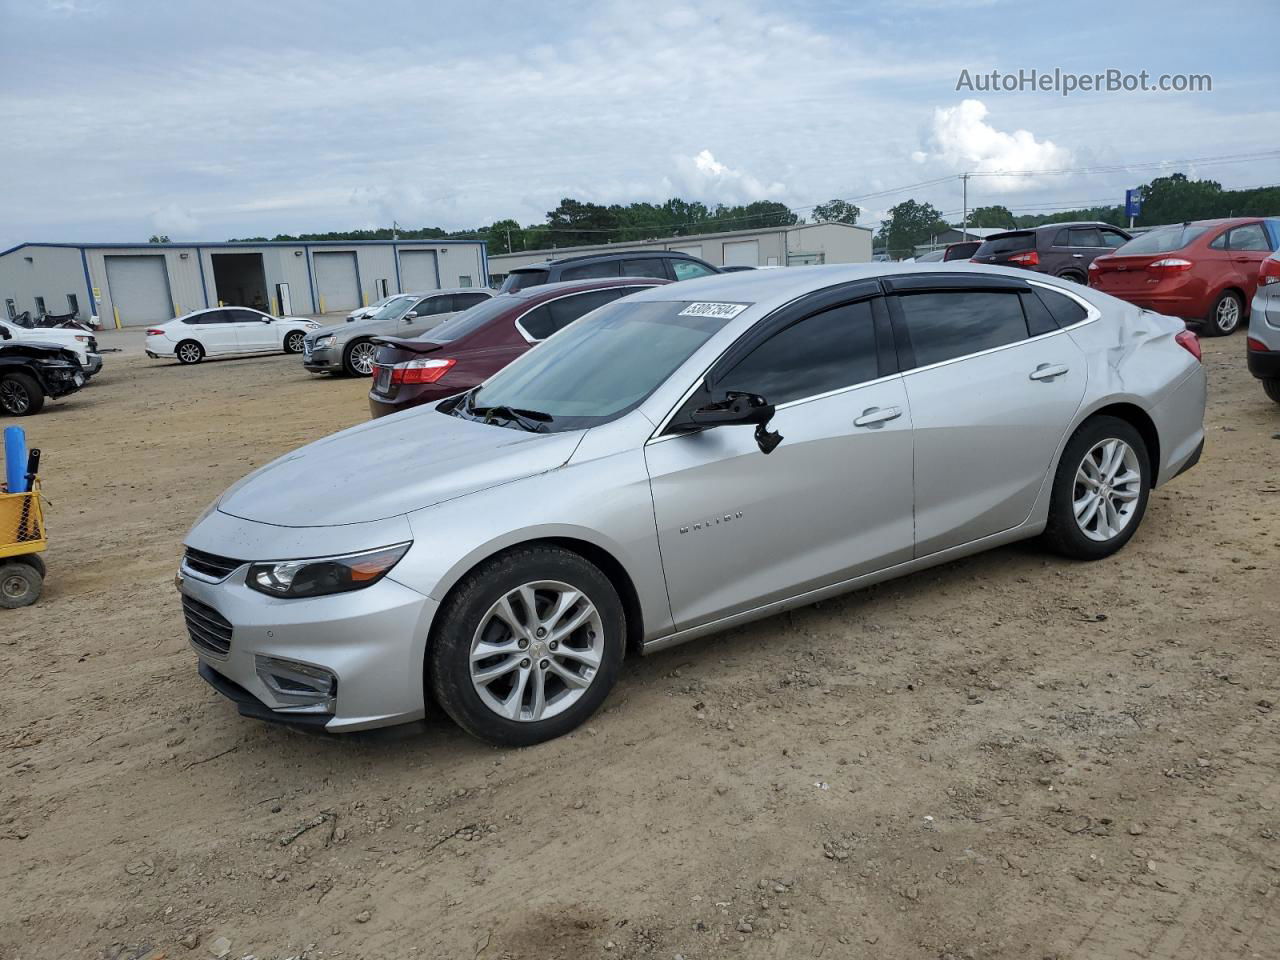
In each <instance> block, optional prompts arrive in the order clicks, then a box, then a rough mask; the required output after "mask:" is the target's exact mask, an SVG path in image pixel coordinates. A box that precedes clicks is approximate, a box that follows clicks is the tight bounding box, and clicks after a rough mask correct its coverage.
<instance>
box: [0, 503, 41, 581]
mask: <svg viewBox="0 0 1280 960" xmlns="http://www.w3.org/2000/svg"><path fill="white" fill-rule="evenodd" d="M7 489H8V488H7V487H5V486H4V485H3V484H0V607H25V606H27V605H28V604H32V603H35V602H36V601H37V600H39V599H40V588H41V587H43V586H44V573H45V567H44V560H43V559H41V557H40V554H41V553H43V552H44V550H45V547H47V546H48V545H49V542H48V540H46V539H45V529H44V511H43V510H41V509H40V482H39V481H38V480H36V481H33V482H32V484H31V492H30V493H7V492H6V491H7Z"/></svg>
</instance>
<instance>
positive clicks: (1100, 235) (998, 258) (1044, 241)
mask: <svg viewBox="0 0 1280 960" xmlns="http://www.w3.org/2000/svg"><path fill="white" fill-rule="evenodd" d="M1128 242H1129V234H1128V232H1127V231H1125V230H1121V229H1120V228H1119V227H1113V226H1112V225H1111V224H1109V223H1099V222H1097V221H1093V220H1091V221H1088V222H1082V223H1044V224H1041V225H1040V226H1038V227H1028V228H1027V229H1025V230H1008V231H1006V232H1004V233H993V234H992V235H991V236H989V237H987V239H986V240H985V241H984V242H983V244H982V246H980V247H979V248H978V249H977V252H975V253H974V255H973V262H974V263H990V264H995V265H996V266H1000V267H1022V268H1023V269H1025V270H1035V271H1036V272H1037V273H1047V274H1050V275H1051V276H1054V277H1062V278H1063V279H1064V280H1074V281H1075V282H1076V283H1084V282H1085V280H1086V279H1087V278H1088V276H1089V273H1088V271H1089V264H1091V263H1093V260H1094V258H1095V257H1098V256H1101V255H1102V254H1104V253H1112V252H1113V251H1114V250H1115V249H1116V248H1117V247H1119V246H1121V245H1122V244H1125V243H1128Z"/></svg>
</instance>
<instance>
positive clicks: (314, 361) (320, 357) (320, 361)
mask: <svg viewBox="0 0 1280 960" xmlns="http://www.w3.org/2000/svg"><path fill="white" fill-rule="evenodd" d="M308 345H310V344H309V343H306V344H304V345H303V348H302V365H303V366H304V367H305V368H306V369H308V370H310V371H311V372H312V373H335V372H338V371H341V370H342V350H341V348H339V347H321V348H317V347H314V346H312V347H311V349H310V350H308V349H307V346H308Z"/></svg>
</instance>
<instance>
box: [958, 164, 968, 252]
mask: <svg viewBox="0 0 1280 960" xmlns="http://www.w3.org/2000/svg"><path fill="white" fill-rule="evenodd" d="M960 196H961V201H960V202H961V204H962V205H963V209H964V221H963V223H962V225H961V227H960V239H961V240H968V239H969V174H967V173H962V174H960Z"/></svg>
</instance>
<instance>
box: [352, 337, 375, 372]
mask: <svg viewBox="0 0 1280 960" xmlns="http://www.w3.org/2000/svg"><path fill="white" fill-rule="evenodd" d="M377 352H378V348H377V347H375V346H374V345H373V344H372V343H357V344H356V345H355V346H354V347H352V348H351V366H352V367H353V368H354V369H355V370H356V372H357V373H359V374H360V375H361V376H365V377H367V376H369V375H370V374H371V373H373V358H374V356H375V355H376V354H377Z"/></svg>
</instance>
